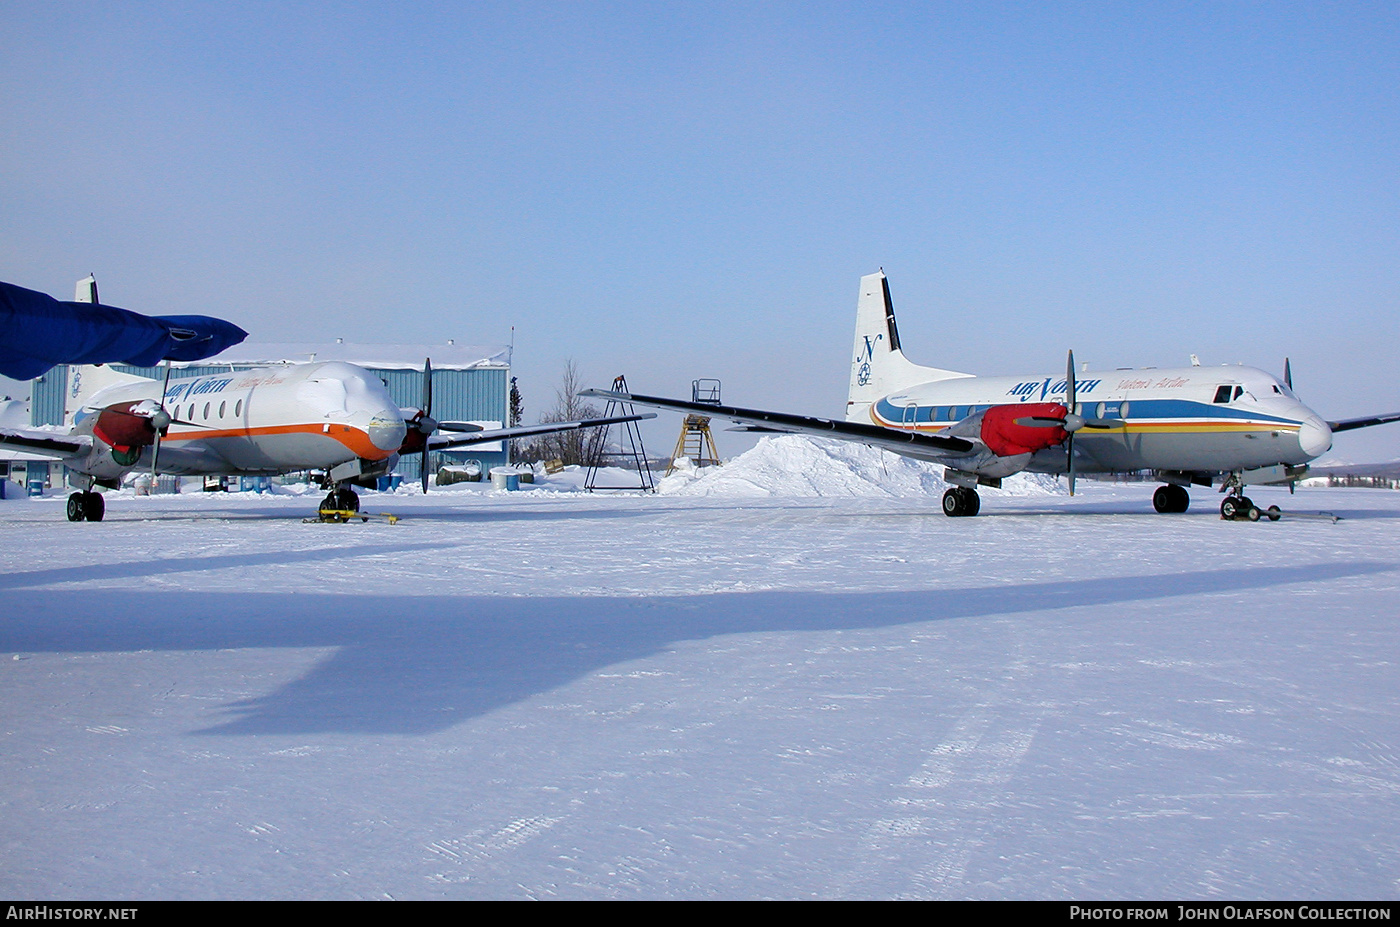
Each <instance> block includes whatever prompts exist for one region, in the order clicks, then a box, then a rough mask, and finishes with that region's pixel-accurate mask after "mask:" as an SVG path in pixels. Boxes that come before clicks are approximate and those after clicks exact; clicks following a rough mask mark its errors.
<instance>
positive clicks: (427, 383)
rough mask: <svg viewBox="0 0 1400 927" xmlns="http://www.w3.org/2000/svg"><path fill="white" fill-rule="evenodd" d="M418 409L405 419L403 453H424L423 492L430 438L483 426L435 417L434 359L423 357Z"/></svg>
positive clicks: (426, 487)
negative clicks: (405, 434)
mask: <svg viewBox="0 0 1400 927" xmlns="http://www.w3.org/2000/svg"><path fill="white" fill-rule="evenodd" d="M420 400H421V401H420V405H419V408H418V411H417V412H416V413H415V414H414V415H413V416H412V417H410V418H405V419H404V425H405V426H406V427H407V428H408V436H407V437H406V438H405V440H404V448H405V449H404V450H403V451H402V452H401V453H403V454H422V455H423V466H422V470H423V480H422V486H423V492H425V493H426V492H427V491H428V439H429V438H431V437H432V436H433V435H435V434H437V433H438V432H439V431H467V432H469V431H481V430H482V426H480V425H473V424H471V423H470V422H439V421H438V420H437V419H435V418H433V360H432V358H430V357H425V358H423V391H422V393H421V395H420Z"/></svg>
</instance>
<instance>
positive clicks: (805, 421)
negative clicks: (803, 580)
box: [584, 271, 1400, 521]
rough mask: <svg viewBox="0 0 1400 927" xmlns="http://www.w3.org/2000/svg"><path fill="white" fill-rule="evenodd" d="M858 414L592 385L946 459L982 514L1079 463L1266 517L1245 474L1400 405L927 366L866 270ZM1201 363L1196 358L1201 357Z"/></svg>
mask: <svg viewBox="0 0 1400 927" xmlns="http://www.w3.org/2000/svg"><path fill="white" fill-rule="evenodd" d="M853 353H854V357H853V359H852V362H851V379H850V386H849V391H848V394H847V402H846V417H845V420H844V421H837V420H832V419H821V418H811V417H807V416H799V415H790V414H787V413H781V412H765V411H762V410H758V409H741V408H738V407H733V406H721V405H717V404H713V403H704V402H695V401H691V402H685V401H682V400H675V399H664V398H661V397H656V396H641V395H637V394H626V393H615V392H610V391H604V390H588V391H586V392H585V393H584V395H588V396H597V397H602V398H607V399H615V400H620V401H624V402H630V403H635V404H637V405H643V406H653V407H656V408H662V409H672V410H675V411H681V412H689V413H698V414H702V415H708V416H713V417H717V418H729V419H732V420H734V421H736V422H740V423H743V425H744V430H749V431H774V432H796V433H802V434H811V435H816V436H820V437H826V438H836V439H839V440H844V441H855V442H859V443H862V444H869V445H873V446H876V447H882V448H885V449H886V450H890V451H894V452H895V453H898V454H902V455H904V456H906V457H913V458H917V459H921V460H927V461H932V462H935V463H939V464H942V465H944V467H945V468H946V469H945V470H944V477H945V479H946V480H947V481H948V482H949V483H951V484H952V488H950V489H949V490H948V491H947V492H945V493H944V495H943V511H944V512H945V513H946V514H948V515H952V516H963V515H975V514H976V513H977V512H978V510H979V509H980V507H981V503H980V500H979V497H978V495H977V487H978V486H990V487H998V486H1000V485H1001V481H1002V480H1003V479H1004V478H1006V477H1008V476H1011V475H1012V474H1015V473H1019V472H1021V471H1029V472H1033V473H1053V474H1066V475H1067V476H1068V483H1069V489H1070V493H1071V494H1073V493H1074V488H1075V477H1076V476H1077V475H1078V474H1081V473H1115V472H1133V471H1143V470H1150V471H1152V472H1153V473H1154V475H1155V476H1156V477H1157V478H1158V479H1160V480H1161V481H1162V483H1163V485H1162V486H1161V487H1159V488H1158V489H1157V491H1156V492H1155V493H1154V495H1153V497H1152V501H1153V505H1154V507H1155V508H1156V509H1157V511H1159V512H1184V511H1186V509H1187V506H1188V505H1189V503H1190V495H1189V494H1188V492H1187V489H1186V487H1188V486H1192V485H1196V486H1212V485H1214V484H1216V483H1217V482H1218V483H1219V484H1220V487H1221V489H1220V491H1221V492H1224V493H1226V496H1225V500H1224V502H1223V503H1222V504H1221V515H1222V517H1225V518H1227V519H1233V518H1248V519H1250V520H1255V521H1257V520H1258V519H1259V517H1260V516H1261V514H1263V515H1267V516H1268V517H1269V518H1271V519H1277V518H1278V516H1279V514H1280V513H1279V512H1278V510H1277V509H1276V508H1275V507H1270V508H1269V509H1268V510H1267V511H1265V512H1262V513H1261V511H1260V510H1259V509H1258V508H1257V507H1256V506H1255V505H1254V504H1253V503H1252V502H1251V501H1250V500H1249V498H1248V497H1246V496H1245V495H1244V487H1245V486H1249V485H1258V484H1292V483H1294V482H1296V481H1297V480H1299V479H1301V478H1302V477H1303V476H1304V475H1305V474H1306V473H1307V469H1308V467H1307V465H1308V463H1309V462H1310V461H1312V460H1314V459H1316V458H1317V457H1319V456H1321V455H1322V454H1324V453H1326V452H1327V450H1328V449H1329V448H1331V446H1332V435H1333V433H1335V432H1338V431H1348V430H1351V429H1354V428H1365V427H1369V426H1372V425H1380V424H1384V423H1386V422H1394V421H1397V420H1400V413H1389V414H1385V415H1376V416H1368V417H1366V418H1356V419H1346V420H1342V421H1327V420H1326V419H1324V418H1322V417H1321V416H1320V415H1318V414H1317V413H1316V412H1314V411H1313V410H1312V409H1309V408H1308V407H1307V406H1306V405H1304V404H1303V403H1302V402H1301V401H1300V400H1299V399H1298V397H1297V396H1295V395H1294V393H1293V384H1292V374H1291V372H1290V369H1289V364H1288V362H1287V361H1286V360H1285V362H1284V375H1283V377H1282V378H1281V379H1280V378H1278V377H1275V376H1273V375H1272V374H1269V373H1266V372H1264V371H1262V370H1258V369H1256V368H1253V367H1243V366H1224V367H1202V366H1199V365H1198V364H1194V363H1193V366H1190V367H1181V368H1176V369H1166V370H1159V369H1146V370H1113V371H1100V372H1080V371H1076V370H1075V366H1074V353H1073V352H1070V354H1069V358H1068V363H1067V365H1066V369H1065V372H1064V374H1063V375H1062V376H1061V375H1050V376H1026V377H978V376H973V375H972V374H968V373H960V372H957V371H953V370H943V369H940V368H936V367H924V366H920V365H918V364H914V363H913V362H911V361H909V360H908V359H907V358H906V357H905V356H904V352H903V350H902V349H901V347H900V342H899V329H898V327H897V326H896V324H895V316H894V306H893V303H892V302H891V300H890V289H889V283H888V281H887V280H886V278H885V274H884V272H883V271H881V272H879V273H875V274H870V275H868V276H865V277H862V278H861V280H860V297H859V301H858V303H857V309H856V335H855V346H854V352H853ZM1193 362H1194V358H1193Z"/></svg>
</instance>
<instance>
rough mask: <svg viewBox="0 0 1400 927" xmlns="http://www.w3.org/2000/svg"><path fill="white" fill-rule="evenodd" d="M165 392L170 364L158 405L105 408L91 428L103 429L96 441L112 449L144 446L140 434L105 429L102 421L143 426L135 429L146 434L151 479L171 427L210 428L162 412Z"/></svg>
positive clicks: (154, 402) (148, 401)
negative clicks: (123, 420)
mask: <svg viewBox="0 0 1400 927" xmlns="http://www.w3.org/2000/svg"><path fill="white" fill-rule="evenodd" d="M169 391H170V363H169V362H168V361H167V362H166V365H165V379H164V382H163V383H162V384H161V394H160V400H159V401H157V400H154V399H143V400H141V401H140V402H134V403H127V404H126V405H125V408H123V407H122V406H108V407H107V408H105V409H103V410H102V414H101V417H100V418H99V420H98V425H97V426H96V427H95V428H94V431H97V430H99V429H103V430H102V433H100V434H99V435H98V437H100V438H102V439H103V440H104V441H107V442H108V443H110V444H112V445H113V447H116V446H117V445H118V444H120V445H123V446H131V447H136V446H141V445H144V444H146V443H147V442H146V440H145V436H144V435H143V434H141V433H140V432H136V433H133V432H130V431H127V430H126V429H125V428H115V427H114V426H105V425H104V421H105V420H107V419H108V417H109V416H126V417H128V418H134V419H137V420H138V421H140V422H141V426H144V427H141V426H138V427H141V431H143V432H144V431H147V430H148V431H149V437H150V445H151V475H152V476H153V477H154V476H156V475H157V473H158V470H157V465H158V464H159V461H160V441H161V438H163V437H165V435H166V433H167V432H168V431H169V430H170V426H171V425H185V426H188V427H190V428H209V427H210V426H209V425H204V424H200V423H199V422H187V421H184V420H183V419H178V418H176V417H175V416H173V415H171V414H170V412H169V410H167V409H166V408H165V397H166V394H167V393H168V392H169Z"/></svg>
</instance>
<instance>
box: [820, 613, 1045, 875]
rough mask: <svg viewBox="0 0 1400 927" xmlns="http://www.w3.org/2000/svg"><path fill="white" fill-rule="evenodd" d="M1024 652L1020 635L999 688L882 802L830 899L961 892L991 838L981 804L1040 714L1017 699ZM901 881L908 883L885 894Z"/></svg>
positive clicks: (989, 800)
mask: <svg viewBox="0 0 1400 927" xmlns="http://www.w3.org/2000/svg"><path fill="white" fill-rule="evenodd" d="M1018 630H1019V629H1018ZM1012 633H1013V634H1016V633H1017V632H1016V630H1013V631H1012ZM1027 650H1028V648H1027V644H1026V641H1025V640H1024V638H1018V639H1017V640H1016V643H1015V656H1014V658H1013V659H1012V661H1011V662H1010V663H1009V664H1008V665H1007V666H1006V669H1005V672H1004V674H1003V677H1002V680H1001V683H1000V686H999V687H998V691H997V692H996V693H994V694H993V695H992V697H990V698H986V699H982V700H980V701H978V702H977V703H976V704H975V705H973V706H971V707H970V708H968V709H967V710H966V711H964V712H963V713H962V714H961V715H960V716H959V717H958V718H957V720H956V721H954V722H953V725H952V728H951V730H949V732H948V734H947V735H946V736H945V737H944V738H943V740H942V741H941V742H940V743H939V744H938V745H937V746H935V747H934V748H933V749H932V750H930V751H929V752H928V754H927V755H926V757H925V759H924V761H923V763H922V764H921V765H920V767H919V768H918V769H917V770H915V771H914V772H913V773H911V774H910V775H909V776H908V778H906V779H905V780H904V782H903V783H901V784H900V785H899V786H898V787H897V789H896V791H895V793H894V794H893V795H892V796H890V797H889V798H888V799H887V800H886V805H887V807H888V809H889V812H890V814H889V815H888V816H882V817H880V818H879V819H877V820H875V821H873V822H871V824H870V825H869V827H868V828H867V830H866V832H865V834H864V836H863V837H862V838H861V841H860V850H859V853H858V855H857V858H856V860H855V862H854V864H853V865H852V867H851V868H850V870H849V871H848V873H847V877H846V878H845V879H842V880H838V882H837V883H836V884H835V885H834V886H833V894H834V896H835V897H846V898H850V897H882V898H937V897H963V896H964V895H965V894H966V893H965V891H964V890H963V885H964V883H965V882H966V879H967V866H968V862H969V860H970V859H971V857H972V854H973V853H974V852H976V851H977V850H978V849H979V848H980V847H981V846H983V845H984V844H985V843H986V842H987V841H988V839H989V836H990V835H988V834H987V833H986V832H985V830H982V829H979V826H978V824H979V822H980V821H982V820H983V819H985V813H984V811H985V809H986V808H988V807H990V806H993V805H996V804H998V803H1000V802H1001V801H1002V800H1003V797H1004V795H1003V792H1002V787H1003V786H1004V785H1005V784H1006V783H1007V782H1009V781H1010V779H1011V777H1012V774H1013V773H1014V772H1015V769H1016V767H1017V766H1018V765H1019V764H1020V763H1021V760H1022V759H1023V758H1024V757H1025V755H1026V753H1027V752H1028V751H1029V750H1030V747H1031V744H1032V742H1033V741H1034V740H1035V735H1036V731H1037V729H1038V728H1039V726H1040V723H1041V715H1043V714H1044V710H1045V709H1044V706H1043V704H1042V703H1038V702H1030V701H1024V700H1022V699H1020V698H1019V697H1018V695H1019V693H1021V692H1025V691H1028V690H1029V687H1028V685H1027V683H1028V682H1029V680H1030V676H1031V675H1032V674H1033V672H1034V667H1033V665H1032V664H1031V662H1030V660H1029V659H1028V656H1027ZM900 885H903V886H907V888H904V889H902V890H901V889H896V890H894V891H891V886H900Z"/></svg>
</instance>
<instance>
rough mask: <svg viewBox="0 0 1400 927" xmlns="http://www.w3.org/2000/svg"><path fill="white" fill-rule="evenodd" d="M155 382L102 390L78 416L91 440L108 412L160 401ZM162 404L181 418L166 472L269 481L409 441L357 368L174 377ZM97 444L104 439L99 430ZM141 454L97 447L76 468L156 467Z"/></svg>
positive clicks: (115, 473) (115, 472)
mask: <svg viewBox="0 0 1400 927" xmlns="http://www.w3.org/2000/svg"><path fill="white" fill-rule="evenodd" d="M161 392H162V390H161V383H160V382H159V381H156V380H150V381H143V382H140V383H125V384H119V385H116V386H112V387H109V388H107V389H104V390H102V391H101V392H98V393H95V394H94V395H93V396H92V397H91V398H90V399H89V400H88V402H87V403H86V404H85V406H84V408H83V409H82V410H81V411H80V412H79V413H78V415H77V416H76V417H75V420H74V424H75V427H76V430H77V431H78V432H80V433H82V432H84V431H86V432H87V433H92V431H93V428H94V426H95V425H97V423H98V422H99V420H100V418H101V415H102V413H103V410H105V409H111V408H113V407H120V406H122V405H123V404H126V403H132V402H139V401H140V400H153V401H154V402H156V403H161ZM163 405H164V407H165V409H166V411H167V412H168V413H169V414H170V416H171V418H172V419H174V420H175V421H174V422H172V424H171V425H170V427H169V430H168V431H167V432H166V434H165V436H164V437H163V438H162V439H161V450H160V457H159V467H160V470H161V472H164V473H182V474H200V473H205V474H267V473H285V472H291V471H297V470H315V469H330V468H333V467H336V466H338V465H340V464H344V463H346V462H347V461H352V460H354V459H356V458H359V459H360V460H362V461H366V462H371V463H375V462H381V461H387V460H388V459H389V458H390V457H391V456H392V455H394V454H395V453H397V452H398V450H399V448H400V446H401V445H402V443H403V439H404V432H405V427H404V421H403V416H402V414H401V412H400V410H399V408H398V406H397V405H396V404H395V403H394V402H393V400H392V399H391V398H390V397H389V394H388V391H387V390H386V389H385V387H384V384H383V383H382V382H381V381H380V380H379V378H378V377H375V376H374V375H373V374H371V373H370V372H369V371H367V370H365V369H363V368H361V367H356V366H354V365H353V364H346V363H339V362H331V363H319V364H289V365H284V366H275V367H260V368H256V369H253V370H244V371H238V372H230V373H222V374H212V375H206V376H201V377H193V378H187V379H179V380H172V381H171V382H170V383H169V386H168V388H167V389H166V390H165V396H164V402H163ZM98 431H99V434H98V435H97V437H99V439H100V431H101V429H100V428H99V429H98ZM150 453H151V448H150V447H149V446H145V447H143V448H141V449H140V456H139V458H138V459H136V460H134V461H133V460H131V459H130V456H129V455H123V454H121V453H114V452H113V451H112V449H111V448H110V447H109V446H107V445H106V444H103V443H98V444H96V445H95V447H94V449H93V452H92V454H90V455H89V456H88V458H87V459H86V460H84V461H79V462H76V463H74V462H70V464H69V465H70V466H74V467H76V468H77V469H80V470H82V471H83V472H86V473H89V474H91V475H93V476H97V477H107V478H112V477H119V476H120V475H122V474H124V473H125V472H126V471H129V470H133V469H140V468H142V467H143V466H144V467H149V466H150Z"/></svg>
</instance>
